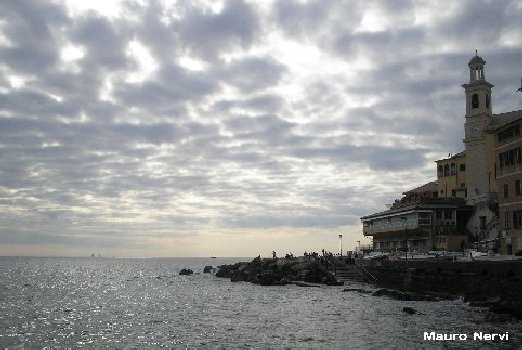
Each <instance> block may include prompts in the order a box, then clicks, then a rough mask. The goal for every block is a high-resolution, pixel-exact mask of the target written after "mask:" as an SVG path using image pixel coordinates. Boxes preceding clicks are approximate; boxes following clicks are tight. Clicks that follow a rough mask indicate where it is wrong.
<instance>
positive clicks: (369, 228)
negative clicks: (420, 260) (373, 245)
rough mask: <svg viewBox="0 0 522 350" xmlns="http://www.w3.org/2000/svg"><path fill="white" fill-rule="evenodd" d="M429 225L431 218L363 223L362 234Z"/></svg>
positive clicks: (411, 228)
mask: <svg viewBox="0 0 522 350" xmlns="http://www.w3.org/2000/svg"><path fill="white" fill-rule="evenodd" d="M430 227H431V220H429V219H419V220H417V221H411V220H408V222H407V223H405V222H390V223H382V224H372V225H368V224H364V223H363V234H364V235H365V236H372V235H374V234H377V233H382V232H396V231H404V230H406V229H407V230H413V229H429V228H430Z"/></svg>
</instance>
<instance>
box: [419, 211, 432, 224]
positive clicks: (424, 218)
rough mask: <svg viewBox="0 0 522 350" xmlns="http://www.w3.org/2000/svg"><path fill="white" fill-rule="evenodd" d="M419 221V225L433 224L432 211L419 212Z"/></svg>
mask: <svg viewBox="0 0 522 350" xmlns="http://www.w3.org/2000/svg"><path fill="white" fill-rule="evenodd" d="M417 215H418V218H417V223H418V224H419V225H431V213H424V212H422V213H418V214H417Z"/></svg>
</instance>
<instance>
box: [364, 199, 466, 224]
mask: <svg viewBox="0 0 522 350" xmlns="http://www.w3.org/2000/svg"><path fill="white" fill-rule="evenodd" d="M468 207H469V206H467V205H466V201H465V199H464V198H458V197H439V198H423V199H422V200H420V201H417V202H414V203H411V204H409V205H405V206H403V207H400V208H397V209H389V210H386V211H382V212H379V213H375V214H370V215H366V216H363V217H361V220H368V219H376V218H378V217H388V216H395V215H397V214H400V213H405V212H411V211H414V210H435V209H458V208H463V209H466V208H468Z"/></svg>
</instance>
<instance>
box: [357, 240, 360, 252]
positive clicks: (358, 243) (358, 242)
mask: <svg viewBox="0 0 522 350" xmlns="http://www.w3.org/2000/svg"><path fill="white" fill-rule="evenodd" d="M357 246H358V248H357V251H358V252H361V241H357Z"/></svg>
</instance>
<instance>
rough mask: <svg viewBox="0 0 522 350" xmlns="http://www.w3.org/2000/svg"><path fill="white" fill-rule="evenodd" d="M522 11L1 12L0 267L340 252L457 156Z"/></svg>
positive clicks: (135, 5)
mask: <svg viewBox="0 0 522 350" xmlns="http://www.w3.org/2000/svg"><path fill="white" fill-rule="evenodd" d="M520 23H522V2H520V1H518V0H516V1H505V0H499V1H492V0H491V1H476V0H467V1H466V0H464V1H449V0H446V1H408V0H398V1H385V0H383V1H364V0H351V1H337V0H336V1H334V0H310V1H299V0H273V1H260V0H259V1H249V0H225V1H203V0H194V1H108V0H99V1H93V0H91V1H72V0H71V1H36V0H33V1H26V0H17V1H0V255H37V256H88V255H90V254H91V253H95V254H96V255H98V254H101V255H103V256H139V257H154V256H202V257H204V256H238V257H239V256H244V257H252V256H257V255H261V256H270V255H271V252H272V251H276V252H277V253H278V255H284V254H285V253H293V254H294V255H302V254H303V253H304V252H305V251H308V252H310V251H317V252H320V251H321V250H322V249H326V250H327V251H332V252H334V253H336V252H338V251H339V239H338V235H340V234H341V235H343V241H342V244H343V250H345V251H346V250H351V249H353V248H354V247H355V246H356V245H358V244H359V243H358V241H360V243H361V244H369V243H370V242H371V241H370V239H369V238H366V237H363V236H362V228H361V223H360V217H361V216H364V215H369V214H371V213H374V212H378V211H382V210H384V209H385V204H386V203H392V202H393V201H394V199H396V198H400V197H401V194H402V192H404V191H406V190H409V189H412V188H414V187H417V186H420V185H422V184H425V183H427V182H430V181H433V180H435V179H436V168H435V163H434V161H435V160H438V159H442V158H444V157H447V155H448V154H449V153H456V152H459V151H462V150H463V149H464V146H463V143H462V138H463V136H464V129H463V125H464V114H465V104H464V89H463V88H462V87H461V85H462V84H464V83H467V82H468V81H469V70H468V67H467V63H468V61H469V60H470V59H471V58H472V57H473V56H474V55H475V50H478V54H479V56H481V57H482V58H483V59H484V60H486V62H487V63H486V67H485V71H486V79H487V80H488V81H489V82H491V83H492V84H494V85H495V87H494V88H493V93H492V106H493V111H494V113H500V112H508V111H513V110H519V109H522V94H520V93H518V94H517V93H516V90H517V89H518V88H519V87H520V79H521V76H522V28H521V26H520Z"/></svg>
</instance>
